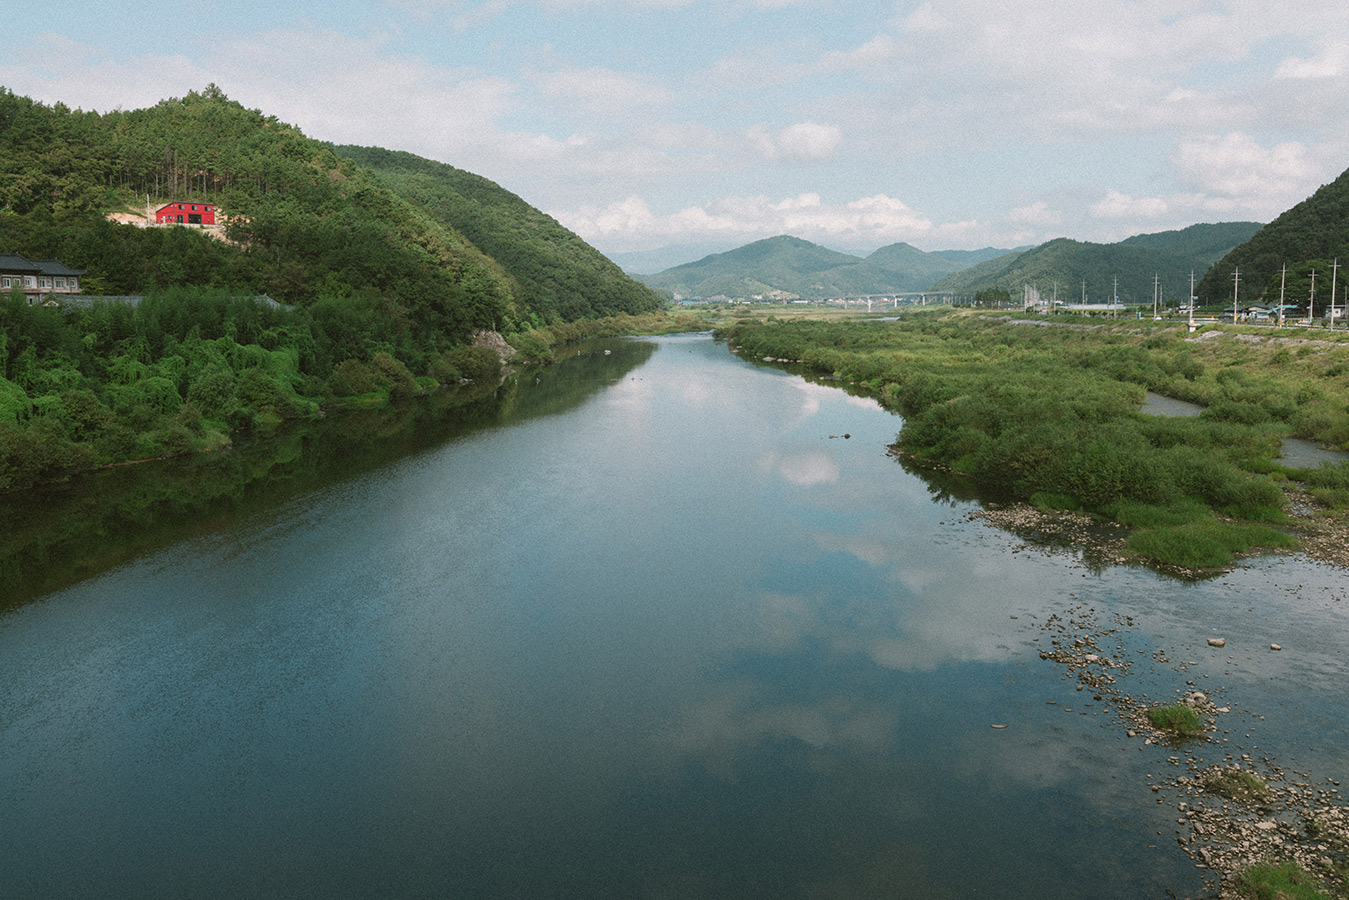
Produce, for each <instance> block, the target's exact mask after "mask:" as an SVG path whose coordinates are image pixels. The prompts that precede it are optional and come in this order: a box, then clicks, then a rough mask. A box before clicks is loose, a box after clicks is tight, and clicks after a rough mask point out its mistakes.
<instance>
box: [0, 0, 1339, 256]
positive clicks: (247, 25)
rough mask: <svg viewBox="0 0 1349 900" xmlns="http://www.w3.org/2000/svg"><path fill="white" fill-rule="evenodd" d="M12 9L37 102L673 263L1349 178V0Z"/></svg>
mask: <svg viewBox="0 0 1349 900" xmlns="http://www.w3.org/2000/svg"><path fill="white" fill-rule="evenodd" d="M7 19H8V21H7V27H6V41H5V50H4V52H3V55H0V85H3V86H5V87H7V88H9V89H10V90H12V91H14V92H15V93H18V94H24V95H27V96H31V97H33V98H35V99H38V100H41V101H43V102H47V103H53V102H56V101H58V100H60V101H63V102H65V103H67V104H68V105H70V106H76V107H81V108H84V109H98V110H110V109H114V108H118V107H121V108H124V109H131V108H137V107H141V106H147V105H151V104H153V103H155V102H157V101H159V100H160V99H163V98H165V97H177V96H182V95H183V94H184V93H186V92H187V91H189V90H193V89H198V90H199V89H201V88H203V87H205V86H206V85H207V84H209V83H212V82H214V83H215V84H218V85H219V86H220V87H221V88H222V89H223V90H224V91H225V93H226V94H228V95H229V96H230V97H231V98H233V99H235V100H237V101H239V102H241V103H243V104H244V105H245V106H248V107H250V108H258V109H261V110H263V111H264V112H266V113H268V114H271V115H275V116H277V117H278V118H280V119H282V120H284V121H287V122H291V123H294V124H296V125H299V126H300V127H301V128H302V129H303V130H304V131H305V133H306V134H308V135H310V136H312V137H315V138H320V139H323V140H330V141H336V142H340V143H359V144H373V145H379V146H384V147H389V148H393V149H401V150H409V151H411V152H414V153H418V154H421V155H423V156H427V157H431V158H433V159H437V160H441V161H443V162H448V163H451V164H453V165H456V166H459V167H461V168H465V169H468V170H470V171H473V172H477V173H479V174H481V175H485V176H487V177H488V178H491V179H492V180H494V181H497V182H499V183H500V184H502V185H503V186H505V187H507V188H509V189H510V190H512V191H514V192H516V193H517V194H519V195H520V196H522V197H523V198H525V199H526V200H527V201H529V202H530V203H532V204H533V205H535V206H537V207H539V208H540V209H543V210H544V211H546V212H548V213H551V214H552V215H554V216H556V217H557V218H558V219H559V220H560V221H562V222H563V223H564V224H566V225H567V226H569V227H570V228H572V229H573V230H574V231H576V232H577V233H579V234H580V235H581V236H582V237H584V238H585V239H587V240H588V241H590V242H591V243H592V244H594V245H595V246H596V247H598V248H599V249H600V250H602V251H604V252H606V253H610V254H611V255H614V256H615V257H616V258H629V257H627V254H630V253H632V252H634V251H654V250H658V249H660V248H666V250H665V251H664V256H663V257H662V259H663V263H664V264H673V263H675V262H681V261H686V260H687V259H692V258H695V257H696V256H698V255H701V254H702V253H704V252H710V251H711V250H715V249H728V248H730V247H734V246H738V245H740V244H743V243H747V242H749V241H752V240H756V239H759V238H763V237H769V236H772V235H775V234H784V233H787V234H794V235H797V236H798V237H803V238H806V239H808V240H812V241H816V242H818V243H821V244H824V245H825V246H828V247H832V248H834V249H839V250H844V251H848V252H855V253H866V252H870V251H871V250H874V249H876V248H878V247H881V246H884V245H886V244H889V243H893V242H895V241H907V242H909V243H911V244H913V245H915V246H917V247H919V248H921V249H924V250H941V249H973V248H978V247H985V246H999V247H1012V246H1020V245H1024V244H1034V243H1039V242H1041V241H1045V240H1048V239H1051V238H1054V237H1063V236H1066V237H1073V238H1077V239H1080V240H1093V241H1113V240H1118V239H1121V238H1124V237H1127V236H1129V235H1132V234H1138V233H1144V232H1153V231H1162V230H1166V229H1170V228H1179V227H1184V226H1186V225H1191V224H1194V223H1196V222H1218V221H1233V220H1255V221H1269V220H1270V219H1272V218H1273V217H1275V216H1277V215H1278V214H1279V213H1280V212H1282V211H1284V210H1285V209H1287V208H1288V207H1290V206H1292V205H1294V204H1295V203H1297V202H1299V201H1301V200H1302V199H1304V198H1305V197H1307V196H1308V195H1309V194H1311V193H1312V192H1313V191H1314V190H1316V188H1317V187H1319V186H1320V185H1321V184H1324V183H1326V182H1329V181H1331V180H1333V179H1334V178H1336V177H1338V176H1339V174H1340V173H1341V172H1342V171H1344V170H1345V169H1346V168H1349V128H1346V127H1345V122H1346V116H1349V77H1346V76H1349V4H1344V3H1343V2H1342V0H1225V2H1216V0H1106V2H1096V3H1067V2H1062V0H996V2H992V0H932V2H912V0H900V2H876V3H871V2H860V3H855V2H854V3H849V2H841V0H810V2H800V0H363V2H349V0H332V2H326V3H321V4H319V3H310V2H299V3H292V4H289V5H281V4H275V3H272V2H268V3H262V2H258V0H241V2H238V0H236V2H224V0H180V2H174V3H168V2H161V0H148V2H138V3H136V4H117V3H99V4H96V3H90V2H81V0H53V2H48V3H45V4H37V3H25V4H22V5H20V6H19V8H17V9H12V10H10V11H9V12H8V13H7ZM671 248H673V249H671ZM652 258H655V257H652Z"/></svg>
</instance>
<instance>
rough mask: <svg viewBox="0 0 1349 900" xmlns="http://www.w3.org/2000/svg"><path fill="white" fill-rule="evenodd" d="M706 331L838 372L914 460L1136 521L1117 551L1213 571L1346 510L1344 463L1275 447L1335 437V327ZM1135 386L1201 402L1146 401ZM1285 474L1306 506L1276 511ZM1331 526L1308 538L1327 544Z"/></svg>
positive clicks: (744, 326)
mask: <svg viewBox="0 0 1349 900" xmlns="http://www.w3.org/2000/svg"><path fill="white" fill-rule="evenodd" d="M1031 325H1036V326H1043V327H1027V326H1031ZM1051 326H1052V327H1051ZM718 334H719V336H721V337H723V338H724V339H726V340H727V341H728V342H729V343H730V344H731V345H732V348H733V349H736V350H739V351H740V352H742V353H743V354H744V355H745V356H746V357H749V358H753V359H763V360H769V361H772V362H773V363H774V364H778V363H779V362H780V361H782V360H790V361H792V363H793V364H796V365H800V366H803V367H805V368H806V369H808V370H809V371H812V372H815V373H820V374H828V375H829V376H832V377H837V378H840V379H842V380H844V381H846V382H849V383H850V384H853V385H855V386H857V387H858V388H860V389H863V390H866V391H868V392H869V393H871V394H872V395H873V396H875V397H877V399H878V400H880V402H881V403H882V404H883V405H885V406H886V407H888V408H890V409H892V410H895V411H897V412H899V413H901V414H902V415H903V416H904V424H903V428H902V429H901V431H900V433H899V440H898V445H899V447H900V448H901V451H902V452H903V454H904V455H905V456H906V458H907V459H908V460H910V461H911V462H912V464H914V465H917V466H920V467H931V468H933V469H936V470H944V471H947V472H951V473H955V474H957V475H960V476H964V477H968V478H971V479H973V480H974V481H976V482H978V483H980V484H982V485H986V486H988V487H990V488H992V489H995V490H997V491H999V492H1001V493H1003V494H1005V495H1007V496H1008V497H1009V499H1011V500H1014V501H1020V502H1022V503H1026V504H1030V505H1032V506H1035V507H1037V508H1040V509H1048V510H1065V511H1074V510H1076V511H1081V512H1086V513H1090V514H1092V515H1093V516H1095V517H1096V518H1098V519H1104V520H1107V521H1113V522H1116V523H1118V524H1119V525H1122V526H1125V527H1127V528H1129V529H1131V531H1132V534H1131V536H1130V537H1129V547H1128V556H1129V558H1132V559H1141V560H1146V561H1149V562H1150V563H1151V564H1154V565H1156V566H1158V567H1161V568H1168V569H1172V570H1177V571H1188V570H1219V569H1222V568H1223V567H1225V566H1229V565H1231V564H1232V563H1233V562H1234V561H1235V560H1237V559H1240V558H1242V557H1243V556H1246V555H1249V554H1251V553H1258V552H1267V551H1276V552H1285V551H1289V550H1293V549H1296V547H1297V542H1296V540H1295V539H1294V537H1293V536H1292V534H1293V532H1296V531H1299V530H1304V526H1305V530H1306V531H1307V532H1308V533H1309V534H1310V533H1315V534H1321V533H1322V532H1326V531H1329V532H1330V533H1331V534H1332V535H1333V534H1334V533H1338V532H1336V531H1335V529H1336V528H1338V527H1340V526H1337V525H1333V524H1330V523H1331V522H1334V521H1338V520H1341V519H1343V518H1344V517H1345V516H1346V515H1349V465H1343V464H1342V465H1339V466H1332V467H1322V468H1318V469H1293V468H1287V467H1285V466H1282V465H1280V462H1279V460H1278V459H1277V455H1278V448H1279V445H1280V442H1281V441H1282V439H1283V438H1286V437H1290V436H1295V437H1299V438H1303V439H1306V440H1309V441H1313V442H1316V443H1318V444H1321V445H1325V446H1331V447H1340V448H1343V447H1344V446H1346V445H1349V410H1346V408H1345V407H1344V404H1343V402H1342V395H1343V392H1345V391H1349V377H1346V376H1349V343H1342V342H1338V341H1318V342H1305V343H1304V344H1302V345H1299V346H1297V347H1296V349H1295V350H1294V349H1293V348H1292V347H1291V346H1286V345H1284V344H1280V343H1277V342H1274V341H1270V340H1267V339H1266V338H1265V337H1264V336H1261V335H1255V336H1252V335H1248V334H1246V333H1245V332H1244V331H1241V330H1238V331H1235V332H1233V334H1232V335H1230V336H1228V335H1225V334H1224V333H1223V332H1221V331H1216V332H1215V331H1206V332H1203V333H1201V334H1198V335H1194V336H1191V335H1189V334H1188V333H1187V332H1186V331H1185V330H1184V329H1183V328H1182V327H1180V326H1177V325H1171V324H1166V323H1140V322H1136V321H1127V322H1123V323H1097V322H1092V323H1090V324H1088V323H1083V322H1073V321H1059V320H1057V319H1055V320H1042V319H1032V318H1019V317H1016V316H1010V315H997V314H990V313H987V312H979V313H973V312H959V311H950V310H944V311H937V312H928V313H915V314H911V315H905V316H900V317H898V318H896V319H895V320H893V321H884V322H880V321H853V322H837V321H831V322H810V321H801V320H797V321H791V322H785V321H778V320H775V319H773V318H772V317H769V318H767V319H763V320H743V321H740V322H738V323H736V324H733V325H730V326H727V327H726V328H724V329H722V330H721V331H719V332H718ZM1213 334H1219V335H1220V337H1217V338H1215V337H1212V336H1211V335H1213ZM1228 337H1230V340H1229V339H1226V338H1228ZM1148 391H1154V392H1157V393H1159V394H1162V395H1164V396H1168V397H1174V398H1177V399H1182V400H1186V401H1189V402H1191V403H1197V404H1201V405H1202V406H1203V407H1204V411H1203V414H1202V415H1200V416H1195V417H1184V418H1176V419H1170V418H1166V417H1161V416H1145V415H1142V414H1140V407H1141V404H1142V403H1143V400H1144V396H1145V394H1146V393H1147V392H1148ZM1290 487H1291V488H1292V489H1293V490H1295V491H1301V492H1302V495H1303V497H1304V502H1303V503H1302V505H1303V506H1306V507H1308V508H1311V509H1314V510H1315V515H1314V517H1311V518H1308V517H1305V516H1304V517H1302V518H1303V519H1305V520H1306V521H1298V520H1297V518H1298V517H1296V516H1290V513H1289V510H1290V508H1292V507H1293V506H1294V505H1295V504H1293V503H1292V502H1290V499H1289V496H1288V494H1287V493H1286V489H1288V488H1290ZM1313 519H1315V521H1313ZM1333 542H1334V537H1333V536H1332V537H1328V538H1326V539H1325V540H1324V541H1319V540H1318V541H1316V542H1314V546H1316V547H1320V548H1323V549H1322V550H1319V551H1317V552H1322V553H1324V554H1325V556H1326V557H1327V558H1332V557H1333V558H1340V557H1339V555H1338V554H1337V553H1336V552H1335V551H1334V549H1333Z"/></svg>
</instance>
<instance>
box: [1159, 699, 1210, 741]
mask: <svg viewBox="0 0 1349 900" xmlns="http://www.w3.org/2000/svg"><path fill="white" fill-rule="evenodd" d="M1147 715H1148V721H1149V722H1151V723H1152V725H1153V727H1154V728H1157V729H1159V730H1161V731H1165V732H1168V733H1170V734H1174V735H1177V736H1178V737H1198V736H1199V735H1201V734H1203V733H1204V720H1203V719H1201V718H1200V717H1199V713H1197V712H1195V711H1194V710H1193V709H1191V708H1190V707H1188V706H1186V705H1185V704H1183V703H1175V704H1172V705H1170V706H1154V707H1153V708H1152V709H1149V710H1148V713H1147Z"/></svg>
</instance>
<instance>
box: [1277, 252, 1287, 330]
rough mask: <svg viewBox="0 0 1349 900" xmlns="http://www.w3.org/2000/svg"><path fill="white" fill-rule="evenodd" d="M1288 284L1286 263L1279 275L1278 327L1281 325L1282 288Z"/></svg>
mask: <svg viewBox="0 0 1349 900" xmlns="http://www.w3.org/2000/svg"><path fill="white" fill-rule="evenodd" d="M1286 284H1288V263H1284V264H1283V274H1282V275H1280V276H1279V327H1280V328H1282V327H1283V289H1284V286H1285V285H1286Z"/></svg>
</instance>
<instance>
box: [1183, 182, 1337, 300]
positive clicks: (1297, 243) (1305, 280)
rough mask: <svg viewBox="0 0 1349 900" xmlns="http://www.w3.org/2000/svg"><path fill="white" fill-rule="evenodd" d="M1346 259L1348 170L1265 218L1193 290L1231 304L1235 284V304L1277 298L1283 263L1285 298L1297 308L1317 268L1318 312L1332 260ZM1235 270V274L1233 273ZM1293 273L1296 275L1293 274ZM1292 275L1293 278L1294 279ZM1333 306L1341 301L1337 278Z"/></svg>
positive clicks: (1326, 295)
mask: <svg viewBox="0 0 1349 900" xmlns="http://www.w3.org/2000/svg"><path fill="white" fill-rule="evenodd" d="M1336 259H1339V260H1340V262H1341V263H1342V264H1349V172H1345V173H1344V174H1342V175H1341V176H1340V177H1339V178H1337V179H1335V180H1334V181H1333V182H1331V183H1330V184H1327V185H1324V186H1322V187H1321V188H1320V189H1319V190H1318V191H1317V192H1316V193H1314V194H1312V196H1310V197H1308V198H1307V199H1306V200H1304V201H1302V202H1301V203H1299V204H1298V205H1297V206H1294V207H1293V208H1292V209H1290V210H1288V211H1287V212H1285V213H1284V214H1283V215H1281V216H1279V217H1278V218H1277V219H1275V220H1274V221H1273V222H1270V223H1269V224H1268V225H1266V226H1265V227H1264V228H1262V229H1260V231H1259V232H1258V233H1256V234H1255V235H1253V236H1252V237H1251V238H1250V240H1248V241H1246V242H1244V243H1242V244H1241V245H1240V246H1238V247H1236V248H1235V249H1233V250H1232V251H1231V252H1230V253H1228V254H1226V255H1225V256H1223V258H1222V260H1221V261H1220V262H1219V263H1218V264H1217V265H1215V266H1214V267H1213V269H1212V271H1210V272H1209V273H1208V275H1206V276H1205V278H1204V280H1203V281H1202V282H1200V284H1199V287H1198V288H1197V290H1196V293H1197V294H1198V295H1199V298H1200V302H1203V303H1230V302H1231V300H1232V296H1233V292H1234V286H1235V289H1236V293H1237V299H1238V301H1239V302H1240V303H1243V304H1245V303H1254V302H1257V301H1265V302H1276V301H1277V300H1278V299H1279V294H1280V284H1281V281H1282V280H1283V269H1284V267H1285V266H1287V267H1288V273H1289V276H1290V277H1289V279H1288V284H1287V285H1286V286H1285V287H1284V293H1285V300H1286V302H1288V303H1294V304H1298V305H1300V306H1302V307H1306V306H1307V305H1308V299H1309V297H1310V295H1311V279H1310V273H1311V271H1312V270H1313V269H1315V270H1316V271H1318V272H1319V273H1320V277H1319V278H1318V280H1317V282H1316V294H1317V297H1318V298H1319V301H1318V308H1317V310H1316V312H1317V315H1320V314H1321V312H1320V310H1321V308H1322V307H1323V305H1324V304H1325V303H1326V301H1327V300H1328V299H1329V296H1330V286H1331V268H1330V267H1331V263H1332V262H1333V261H1334V260H1336ZM1238 270H1239V271H1240V278H1239V279H1234V277H1233V275H1234V273H1236V272H1237V271H1238ZM1295 273H1296V275H1295ZM1295 279H1296V281H1295ZM1339 282H1340V285H1341V287H1340V290H1339V291H1337V293H1338V294H1339V297H1338V298H1337V299H1336V303H1337V304H1338V305H1343V304H1344V302H1345V300H1344V296H1345V295H1344V293H1343V286H1345V285H1349V282H1346V281H1345V279H1339Z"/></svg>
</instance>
